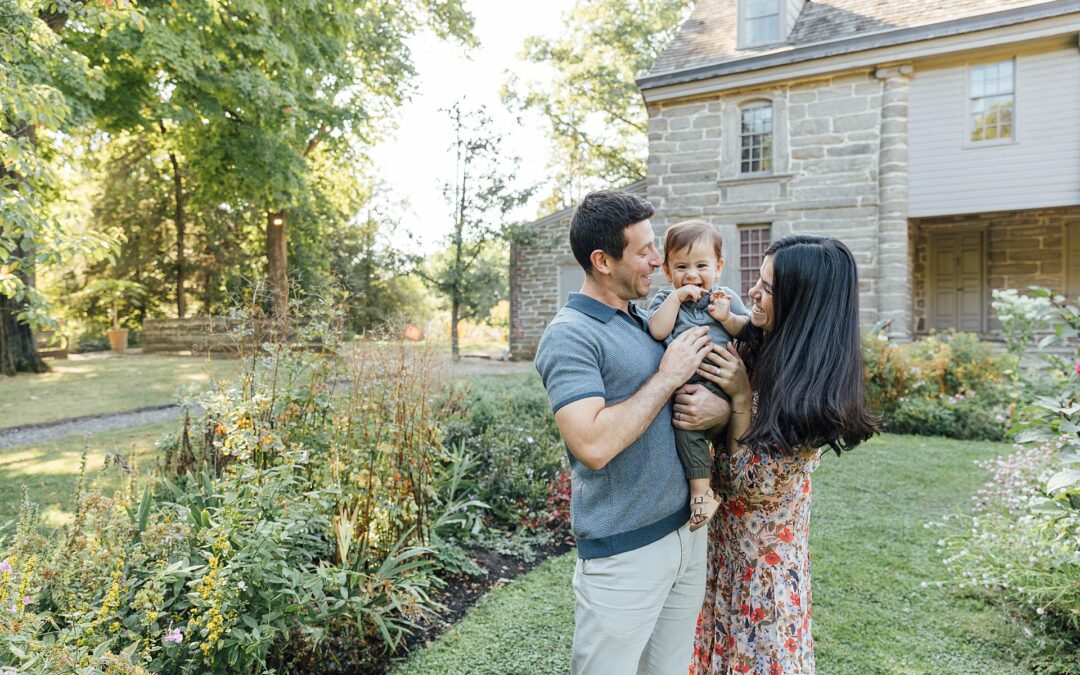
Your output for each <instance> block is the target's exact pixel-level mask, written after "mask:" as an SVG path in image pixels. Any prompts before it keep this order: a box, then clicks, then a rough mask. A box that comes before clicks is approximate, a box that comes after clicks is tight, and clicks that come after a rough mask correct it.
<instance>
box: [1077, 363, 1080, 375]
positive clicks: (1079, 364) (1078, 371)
mask: <svg viewBox="0 0 1080 675" xmlns="http://www.w3.org/2000/svg"><path fill="white" fill-rule="evenodd" d="M1076 374H1077V375H1080V363H1077V364H1076Z"/></svg>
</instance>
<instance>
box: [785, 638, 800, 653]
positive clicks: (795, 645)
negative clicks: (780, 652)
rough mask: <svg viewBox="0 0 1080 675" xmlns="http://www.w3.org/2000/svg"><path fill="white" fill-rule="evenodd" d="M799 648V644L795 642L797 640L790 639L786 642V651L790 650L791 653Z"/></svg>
mask: <svg viewBox="0 0 1080 675" xmlns="http://www.w3.org/2000/svg"><path fill="white" fill-rule="evenodd" d="M798 648H799V644H798V643H797V642H795V638H788V639H787V641H785V642H784V649H786V650H788V651H789V652H793V651H795V650H797V649H798Z"/></svg>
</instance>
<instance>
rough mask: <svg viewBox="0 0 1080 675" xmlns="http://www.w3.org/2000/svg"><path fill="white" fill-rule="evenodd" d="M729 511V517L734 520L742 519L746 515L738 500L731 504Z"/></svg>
mask: <svg viewBox="0 0 1080 675" xmlns="http://www.w3.org/2000/svg"><path fill="white" fill-rule="evenodd" d="M730 510H731V515H733V516H735V517H736V518H742V517H743V516H745V515H746V507H745V506H743V503H742V502H740V501H738V500H735V501H733V502H731V506H730Z"/></svg>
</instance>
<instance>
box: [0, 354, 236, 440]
mask: <svg viewBox="0 0 1080 675" xmlns="http://www.w3.org/2000/svg"><path fill="white" fill-rule="evenodd" d="M50 366H51V367H52V372H49V373H44V374H41V375H34V374H24V375H16V376H15V377H0V429H2V428H5V427H14V426H19V425H22V424H33V423H37V422H49V421H53V420H59V419H65V418H68V417H79V416H81V415H97V414H101V413H110V412H120V411H123V410H132V409H134V408H141V407H144V406H152V405H160V404H164V403H173V402H175V401H176V400H177V398H178V393H179V392H182V391H184V390H187V389H192V388H194V389H203V388H205V387H206V386H207V385H209V384H210V381H211V378H220V377H227V376H229V375H232V374H233V373H235V372H236V371H237V370H238V369H239V368H240V361H239V360H236V359H225V358H214V359H207V358H206V357H192V356H165V355H159V354H145V355H144V354H124V355H117V356H104V355H102V356H97V355H95V356H93V357H90V358H79V359H75V358H72V359H70V360H66V361H51V362H50Z"/></svg>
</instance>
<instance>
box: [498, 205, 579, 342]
mask: <svg viewBox="0 0 1080 675" xmlns="http://www.w3.org/2000/svg"><path fill="white" fill-rule="evenodd" d="M572 216H573V210H572V209H564V210H563V211H560V212H558V213H555V214H552V215H551V216H548V217H547V218H544V219H542V220H540V221H537V223H536V228H537V235H536V236H534V237H532V238H531V240H530V241H528V242H524V243H514V244H511V246H510V358H511V359H513V360H515V361H527V360H531V359H532V358H533V357H534V356H536V348H537V346H538V345H539V344H540V336H541V335H543V334H544V328H546V327H547V325H548V322H549V321H551V319H552V317H554V316H555V312H556V311H557V310H558V308H559V288H558V269H559V265H560V264H564V263H565V262H566V260H567V258H569V259H570V260H573V257H574V256H573V253H571V251H570V241H569V239H568V238H567V234H568V233H569V230H570V219H571V217H572Z"/></svg>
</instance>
